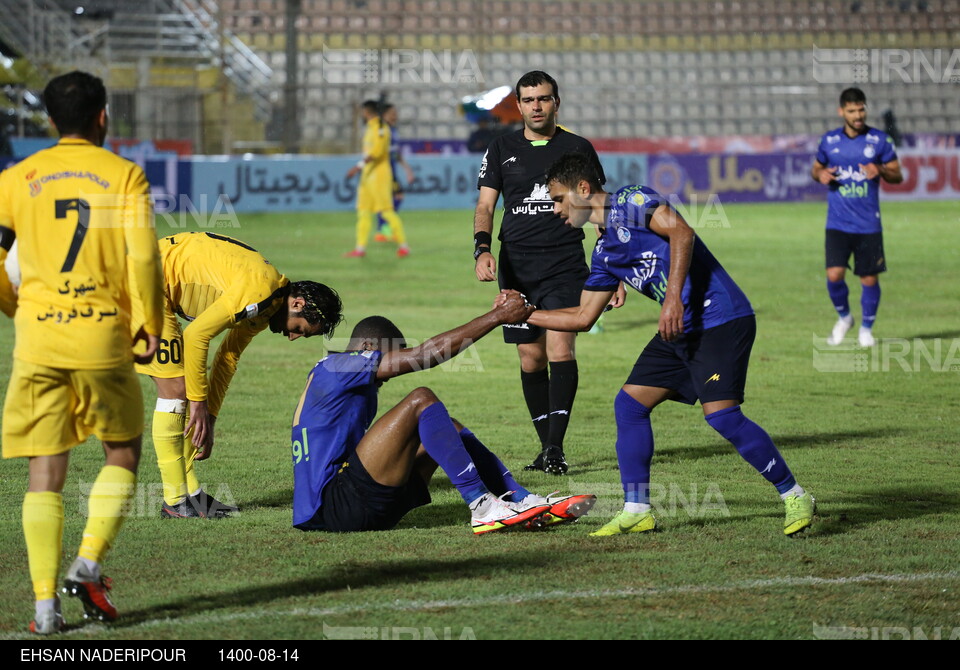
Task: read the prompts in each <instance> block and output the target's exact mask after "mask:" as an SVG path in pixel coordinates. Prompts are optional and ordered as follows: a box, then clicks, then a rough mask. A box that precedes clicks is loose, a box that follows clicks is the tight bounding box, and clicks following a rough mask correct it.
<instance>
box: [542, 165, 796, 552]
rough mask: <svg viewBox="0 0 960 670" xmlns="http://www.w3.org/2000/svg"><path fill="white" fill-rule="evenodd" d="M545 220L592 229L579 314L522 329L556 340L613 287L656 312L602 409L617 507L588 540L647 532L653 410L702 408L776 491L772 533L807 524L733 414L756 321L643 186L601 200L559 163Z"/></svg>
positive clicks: (590, 183) (776, 460)
mask: <svg viewBox="0 0 960 670" xmlns="http://www.w3.org/2000/svg"><path fill="white" fill-rule="evenodd" d="M546 181H547V186H548V187H549V189H550V197H551V198H552V199H553V202H554V203H556V211H557V214H558V215H559V216H560V217H561V218H562V219H563V220H564V221H565V222H566V224H567V225H569V226H571V227H573V228H581V227H582V226H583V225H584V224H585V223H586V222H587V221H590V222H591V223H594V224H596V225H598V226H601V227H603V228H604V232H603V234H602V236H601V237H600V239H599V240H597V245H596V248H595V249H594V252H593V260H592V263H591V268H590V277H589V279H587V282H586V284H584V287H583V293H582V295H581V297H580V301H579V305H578V306H576V307H572V308H569V309H560V310H553V311H536V312H534V313H533V314H532V315H530V317H529V318H528V319H527V321H528V322H530V323H533V324H536V325H538V326H541V327H543V328H550V329H556V330H587V329H589V328H590V326H592V325H593V324H594V322H596V320H597V319H598V318H599V317H600V314H601V313H602V312H603V310H604V308H605V307H606V305H607V304H608V302H609V301H610V298H611V297H612V296H613V295H614V292H615V291H616V290H617V288H618V286H620V285H621V282H624V283H629V284H630V285H631V286H633V287H634V288H635V289H636V290H637V291H639V292H640V293H642V294H644V295H646V296H647V297H649V298H651V299H653V300H656V301H657V302H659V303H660V304H661V308H660V322H659V325H658V332H657V334H656V335H655V336H654V338H653V339H652V340H650V342H649V343H648V344H647V346H646V347H644V349H643V351H642V352H641V353H640V356H639V358H637V361H636V363H635V364H634V366H633V371H632V372H631V373H630V376H629V377H628V378H627V381H626V383H625V384H624V385H623V388H622V389H621V390H620V392H619V393H618V394H617V397H616V400H615V401H614V416H615V417H616V422H617V462H618V464H619V466H620V478H621V482H622V483H623V491H624V501H625V502H624V509H623V511H621V512H620V513H619V514H618V515H617V516H616V517H614V518H613V520H612V521H610V522H609V523H607V524H606V525H604V526H603V527H602V528H600V529H599V530H598V531H596V532H594V533H592V535H595V536H606V535H619V534H622V533H638V532H643V531H649V530H653V529H654V528H655V527H656V519H655V518H654V516H653V513H652V511H651V506H650V463H651V460H652V458H653V430H652V428H651V425H650V413H651V412H652V411H653V409H654V408H655V407H656V406H657V405H659V404H660V403H662V402H663V401H665V400H676V401H678V402H683V403H687V404H690V405H692V404H694V403H695V402H697V400H699V401H700V404H701V406H702V408H703V416H704V419H706V421H707V423H708V424H710V427H711V428H713V429H714V430H715V431H717V432H718V433H720V435H721V436H722V437H723V438H724V439H726V440H727V441H729V442H730V443H731V444H732V445H733V446H734V447H735V448H736V450H737V452H738V453H739V454H740V455H741V456H742V457H743V459H744V460H746V461H747V462H748V463H749V464H750V465H752V466H753V467H754V468H755V469H756V470H757V472H759V473H760V474H761V475H763V477H764V478H765V479H766V480H767V481H768V482H770V483H771V484H772V485H773V486H774V487H776V489H777V492H778V493H779V494H780V497H781V499H782V500H783V501H784V505H785V507H786V518H785V520H784V524H783V533H784V534H785V535H793V534H794V533H797V532H799V531H801V530H803V529H805V528H807V527H808V526H809V525H810V524H811V523H812V522H813V514H814V500H813V497H812V496H811V495H810V494H809V493H807V492H806V491H804V490H803V488H802V487H800V485H799V484H797V481H796V479H794V476H793V474H792V473H791V472H790V468H788V467H787V464H786V463H785V462H784V460H783V457H782V456H781V455H780V452H779V451H778V450H777V447H776V446H775V445H774V443H773V440H772V439H770V436H769V435H768V434H767V432H766V431H765V430H763V428H761V427H760V426H758V425H757V424H756V423H754V422H753V421H751V420H750V419H748V418H747V417H746V416H744V415H743V412H742V411H741V409H740V405H741V404H742V403H743V399H744V387H745V385H746V381H747V366H748V365H749V363H750V350H751V349H752V348H753V341H754V337H755V335H756V327H757V324H756V318H755V317H754V314H753V308H752V307H751V306H750V302H749V301H748V300H747V297H746V296H745V295H744V294H743V291H741V290H740V288H739V287H738V286H737V285H736V283H735V282H734V281H733V279H732V278H731V277H730V275H728V274H727V273H726V271H725V270H724V269H723V267H722V266H721V265H720V263H719V262H717V259H716V258H714V256H713V255H712V254H711V253H710V251H709V250H708V249H707V247H706V245H705V244H704V243H703V242H702V241H701V240H700V238H698V237H697V235H696V233H694V231H693V229H692V228H690V226H689V225H687V223H686V222H685V221H684V220H683V218H682V217H681V216H680V214H678V213H677V211H676V210H674V209H673V208H672V207H670V205H668V204H667V203H666V199H665V198H663V197H662V196H661V195H660V194H658V193H657V192H656V191H654V190H653V189H651V188H648V187H646V186H639V185H637V186H627V187H625V188H622V189H620V190H619V191H617V192H616V193H613V194H608V193H607V192H605V191H604V190H603V188H602V187H601V184H600V181H599V178H598V176H597V173H596V171H595V169H594V167H593V165H592V164H591V163H590V161H588V160H586V159H585V158H584V157H583V156H581V155H577V154H570V155H568V156H564V157H563V158H562V159H561V160H560V161H558V162H557V163H556V164H555V165H553V166H552V167H551V168H550V170H549V171H548V172H547V179H546Z"/></svg>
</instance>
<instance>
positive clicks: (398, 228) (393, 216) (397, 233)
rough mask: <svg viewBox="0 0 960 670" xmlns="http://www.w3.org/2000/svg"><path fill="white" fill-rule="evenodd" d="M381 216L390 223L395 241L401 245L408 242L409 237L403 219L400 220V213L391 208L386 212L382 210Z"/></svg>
mask: <svg viewBox="0 0 960 670" xmlns="http://www.w3.org/2000/svg"><path fill="white" fill-rule="evenodd" d="M380 216H382V217H383V220H384V221H386V222H387V223H388V224H390V232H392V233H393V239H394V241H395V242H396V243H397V244H398V245H400V246H401V247H402V246H403V245H405V244H406V243H407V237H406V235H405V234H404V232H403V221H401V220H400V215H399V214H397V213H396V211H394V210H392V209H391V210H389V211H386V212H380Z"/></svg>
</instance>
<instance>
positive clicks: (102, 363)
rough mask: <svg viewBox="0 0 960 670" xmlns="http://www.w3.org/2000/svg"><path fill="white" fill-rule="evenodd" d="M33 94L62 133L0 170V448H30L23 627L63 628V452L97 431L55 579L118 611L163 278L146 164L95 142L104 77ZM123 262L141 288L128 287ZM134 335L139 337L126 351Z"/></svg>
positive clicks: (89, 609)
mask: <svg viewBox="0 0 960 670" xmlns="http://www.w3.org/2000/svg"><path fill="white" fill-rule="evenodd" d="M43 101H44V104H45V106H46V108H47V112H48V114H49V115H50V119H51V121H52V122H53V124H54V126H55V127H56V128H57V131H58V132H59V133H60V140H59V142H58V143H57V144H56V146H54V147H51V148H49V149H44V150H43V151H39V152H37V153H35V154H34V155H32V156H30V157H29V158H26V159H24V160H23V161H22V162H20V163H18V164H17V165H14V166H13V167H10V168H9V169H7V170H5V171H3V172H2V173H0V265H2V264H3V261H4V260H5V259H4V257H5V256H6V254H7V251H9V250H10V248H11V246H12V243H13V241H14V240H15V239H16V240H17V242H18V248H19V265H20V279H21V284H20V288H19V296H18V298H17V299H16V302H15V303H14V304H15V310H16V313H15V315H14V325H15V328H16V347H15V349H14V352H13V359H14V360H13V370H12V372H11V375H10V381H9V386H8V388H7V396H6V401H5V404H4V408H3V457H4V458H27V459H29V461H28V470H29V485H28V489H27V493H26V495H25V496H24V499H23V533H24V536H25V539H26V546H27V560H28V562H29V565H30V578H31V581H32V582H33V591H34V595H35V598H36V604H35V612H34V619H33V621H31V622H30V630H31V631H32V632H34V633H37V634H42V635H47V634H51V633H58V632H60V631H61V630H62V629H63V627H64V620H63V616H62V614H61V610H60V600H59V598H58V597H57V578H58V574H59V571H60V560H61V554H62V551H63V547H62V544H63V543H62V535H63V526H64V505H63V495H62V492H63V488H64V484H65V482H66V477H67V471H68V465H69V459H70V451H71V450H72V449H73V448H74V447H75V446H76V445H78V444H80V443H82V442H84V441H85V440H86V439H87V437H89V436H90V435H96V436H97V437H98V438H99V439H100V440H101V441H102V443H103V450H104V453H105V455H106V462H105V465H104V467H103V468H102V469H101V470H100V472H99V473H98V474H97V476H96V480H95V481H94V482H93V486H92V488H91V489H90V492H89V495H88V498H87V504H86V505H85V506H84V512H85V513H86V515H87V522H86V526H85V528H84V531H83V540H82V542H81V544H80V548H79V551H78V552H77V558H76V560H74V561H73V563H71V565H70V568H69V569H68V570H67V574H66V577H65V580H64V587H63V591H64V593H69V594H71V595H74V596H77V597H78V598H80V600H81V601H82V602H83V607H84V611H85V612H86V616H89V617H93V618H96V619H99V620H102V621H112V620H113V619H115V618H116V617H117V609H116V607H115V606H114V605H113V603H112V602H111V600H110V597H109V594H108V593H107V592H108V590H109V589H110V582H109V580H106V579H105V578H104V577H103V575H102V573H101V564H102V562H103V560H104V558H105V557H106V554H107V552H108V550H109V549H110V548H111V546H113V545H114V544H115V542H116V539H117V536H118V534H119V532H120V528H121V526H122V524H123V521H124V520H125V518H126V508H127V506H128V505H129V503H130V501H131V500H132V499H133V497H134V495H135V493H136V482H137V469H138V467H139V463H140V446H141V434H142V433H143V397H142V395H141V393H140V384H139V382H138V381H137V377H136V374H135V373H134V370H133V362H134V360H137V361H140V362H146V361H148V360H150V359H151V358H153V355H154V353H155V352H156V351H157V347H158V344H159V335H160V332H161V326H162V323H163V302H162V301H163V287H162V284H161V275H160V258H159V255H158V252H157V239H156V232H155V230H154V223H153V209H152V207H151V205H150V188H149V184H148V183H147V180H146V177H145V176H144V174H143V171H142V170H141V169H140V168H139V167H138V166H137V165H135V164H134V163H131V162H130V161H127V160H125V159H123V158H120V157H119V156H116V155H115V154H113V153H111V152H109V151H107V150H105V149H103V148H102V147H103V142H104V139H105V138H106V134H107V124H108V118H107V110H106V90H105V88H104V86H103V82H102V81H101V80H100V79H98V78H97V77H94V76H93V75H91V74H88V73H86V72H79V71H76V72H70V73H68V74H65V75H61V76H59V77H56V78H54V79H52V80H51V81H50V83H49V84H48V85H47V87H46V89H45V90H44V92H43ZM128 266H129V271H130V274H131V275H132V276H135V277H136V280H137V282H138V284H139V285H140V287H141V292H140V294H139V295H140V296H141V297H135V296H133V295H132V293H131V290H130V286H129V284H128V281H127V267H128ZM0 275H2V277H0V292H2V293H3V294H4V295H3V299H2V300H0V302H3V303H6V304H9V301H10V299H11V298H12V292H11V291H10V284H9V283H8V282H7V281H6V278H7V273H6V272H0ZM131 303H133V304H134V305H135V306H136V307H137V308H138V309H139V310H140V311H141V312H142V313H143V315H144V317H143V320H142V322H141V323H142V324H143V327H142V328H140V329H135V328H134V329H131V323H130V308H131ZM134 333H135V334H134ZM139 339H145V340H146V341H147V345H146V348H145V349H144V350H143V352H142V353H141V354H139V355H134V353H133V351H132V349H133V343H134V342H135V341H136V340H139Z"/></svg>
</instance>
